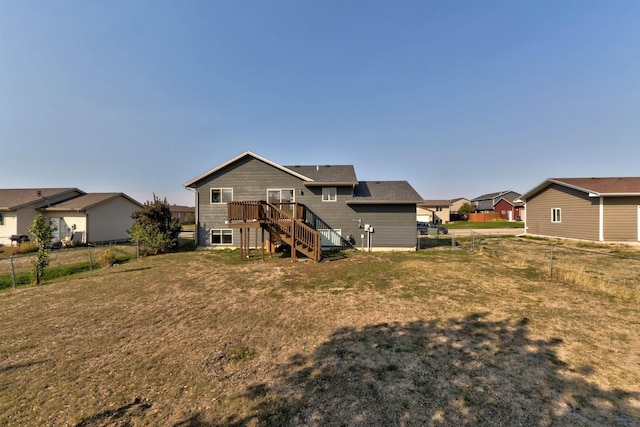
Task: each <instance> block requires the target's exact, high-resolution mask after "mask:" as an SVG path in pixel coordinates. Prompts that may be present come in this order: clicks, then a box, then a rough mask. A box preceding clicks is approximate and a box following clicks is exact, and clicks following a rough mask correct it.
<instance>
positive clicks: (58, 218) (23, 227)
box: [0, 188, 142, 244]
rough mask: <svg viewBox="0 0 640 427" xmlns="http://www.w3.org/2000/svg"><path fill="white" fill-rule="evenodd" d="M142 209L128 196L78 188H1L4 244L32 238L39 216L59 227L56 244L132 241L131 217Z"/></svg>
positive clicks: (0, 230)
mask: <svg viewBox="0 0 640 427" xmlns="http://www.w3.org/2000/svg"><path fill="white" fill-rule="evenodd" d="M141 207H142V205H141V204H140V203H139V202H137V201H136V200H134V199H132V198H131V197H129V196H127V195H126V194H124V193H85V192H84V191H82V190H79V189H77V188H39V189H36V188H26V189H0V243H1V244H11V243H12V242H13V241H17V240H18V239H17V236H24V237H23V239H24V238H25V237H26V238H29V239H30V238H31V236H30V235H29V227H30V226H31V224H32V223H33V220H34V218H35V217H36V215H38V214H42V215H43V216H44V217H45V218H47V219H48V220H49V222H50V223H51V224H53V225H54V226H55V229H56V231H55V233H54V238H53V242H52V243H54V244H56V243H61V244H84V243H97V242H106V241H124V240H128V238H129V237H128V235H127V229H129V228H130V227H131V225H132V224H133V219H132V218H131V214H133V212H135V211H136V210H138V209H140V208H141ZM12 237H13V238H12Z"/></svg>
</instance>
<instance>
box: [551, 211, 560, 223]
mask: <svg viewBox="0 0 640 427" xmlns="http://www.w3.org/2000/svg"><path fill="white" fill-rule="evenodd" d="M551 222H561V221H560V208H552V209H551Z"/></svg>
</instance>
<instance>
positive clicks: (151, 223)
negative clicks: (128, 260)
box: [127, 194, 180, 255]
mask: <svg viewBox="0 0 640 427" xmlns="http://www.w3.org/2000/svg"><path fill="white" fill-rule="evenodd" d="M131 218H133V225H132V226H131V229H130V230H127V233H128V234H129V237H131V240H135V241H137V242H138V244H139V245H140V250H141V251H142V253H143V255H157V254H162V253H166V252H170V251H171V250H173V249H175V248H176V247H177V246H178V234H180V223H179V221H178V220H177V219H175V218H172V217H171V210H170V209H169V203H167V199H166V198H165V199H164V200H160V199H159V198H158V197H156V195H155V194H154V195H153V202H149V201H147V202H145V204H144V206H143V207H142V209H140V210H137V211H135V212H134V213H133V214H132V215H131Z"/></svg>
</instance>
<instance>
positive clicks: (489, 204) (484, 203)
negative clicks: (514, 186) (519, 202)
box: [471, 190, 520, 213]
mask: <svg viewBox="0 0 640 427" xmlns="http://www.w3.org/2000/svg"><path fill="white" fill-rule="evenodd" d="M503 197H504V198H508V199H516V198H518V197H520V193H517V192H515V191H513V190H504V191H498V192H496V193H487V194H483V195H482V196H478V197H476V198H475V199H471V205H472V206H474V207H475V210H476V212H477V213H491V212H494V210H493V205H495V204H496V203H497V202H498V200H500V199H501V198H503Z"/></svg>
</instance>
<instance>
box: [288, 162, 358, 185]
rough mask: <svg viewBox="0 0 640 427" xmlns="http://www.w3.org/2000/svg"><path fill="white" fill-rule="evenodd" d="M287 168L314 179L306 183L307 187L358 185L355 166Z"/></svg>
mask: <svg viewBox="0 0 640 427" xmlns="http://www.w3.org/2000/svg"><path fill="white" fill-rule="evenodd" d="M285 168H287V169H289V170H292V171H294V172H296V173H299V174H300V175H304V176H306V177H307V178H310V179H312V180H313V182H305V185H306V186H314V185H317V186H321V185H326V184H334V185H336V184H342V185H355V184H357V183H358V179H357V178H356V172H355V170H354V168H353V165H324V166H285Z"/></svg>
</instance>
